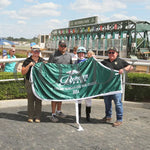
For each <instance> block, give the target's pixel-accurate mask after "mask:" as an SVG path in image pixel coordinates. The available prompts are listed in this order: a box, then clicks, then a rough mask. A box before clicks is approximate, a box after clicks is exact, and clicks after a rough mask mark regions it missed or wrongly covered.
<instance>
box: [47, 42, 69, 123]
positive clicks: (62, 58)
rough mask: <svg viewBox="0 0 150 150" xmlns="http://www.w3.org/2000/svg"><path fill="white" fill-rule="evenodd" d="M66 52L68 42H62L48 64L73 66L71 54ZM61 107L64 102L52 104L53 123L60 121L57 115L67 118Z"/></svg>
mask: <svg viewBox="0 0 150 150" xmlns="http://www.w3.org/2000/svg"><path fill="white" fill-rule="evenodd" d="M66 50H67V45H66V42H65V41H64V40H60V41H59V45H58V50H57V51H56V52H55V53H54V54H52V55H50V57H49V60H48V62H49V63H56V64H72V56H71V54H69V53H68V52H66ZM61 105H62V102H56V101H52V102H51V107H52V117H51V120H52V121H53V122H57V121H58V118H57V117H56V115H57V116H59V117H62V118H64V117H65V115H64V114H63V113H62V111H61ZM56 107H57V111H56Z"/></svg>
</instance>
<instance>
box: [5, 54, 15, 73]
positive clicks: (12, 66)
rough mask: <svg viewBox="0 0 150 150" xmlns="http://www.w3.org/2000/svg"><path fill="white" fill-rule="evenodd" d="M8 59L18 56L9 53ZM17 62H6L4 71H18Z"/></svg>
mask: <svg viewBox="0 0 150 150" xmlns="http://www.w3.org/2000/svg"><path fill="white" fill-rule="evenodd" d="M7 58H8V59H15V58H16V56H14V55H13V56H12V57H11V56H10V55H9V54H8V55H7ZM15 65H16V62H10V63H5V68H4V72H16V68H15Z"/></svg>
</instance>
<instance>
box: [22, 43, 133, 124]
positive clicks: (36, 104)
mask: <svg viewBox="0 0 150 150" xmlns="http://www.w3.org/2000/svg"><path fill="white" fill-rule="evenodd" d="M31 53H32V55H31V56H30V57H28V58H27V59H26V60H25V61H24V63H23V65H22V74H23V75H26V80H25V86H26V89H27V95H28V122H30V123H32V122H33V121H35V122H37V123H39V122H40V116H41V109H42V101H41V100H39V99H38V98H36V97H35V95H34V94H33V91H32V88H31V83H30V80H29V79H30V72H31V67H32V66H34V65H35V64H36V63H38V62H45V60H44V59H43V58H42V57H40V49H39V48H32V50H31ZM73 53H74V54H73V55H71V54H70V53H68V52H67V44H66V42H65V41H64V40H60V41H59V44H58V50H57V51H56V52H54V53H53V54H51V55H50V57H49V60H48V63H56V64H73V63H75V64H78V63H81V62H83V61H86V60H87V58H86V54H87V56H88V58H89V57H94V58H95V53H94V52H93V51H88V53H87V51H86V48H85V47H82V46H81V47H74V49H73ZM45 63H46V62H45ZM101 63H102V64H103V65H105V66H107V67H109V68H111V69H114V70H118V71H119V74H122V73H124V72H125V71H130V70H132V69H133V67H132V66H131V65H130V64H129V63H128V62H126V61H124V60H123V59H120V58H119V51H118V49H117V48H115V47H111V48H109V49H108V59H105V60H103V61H102V62H101ZM121 97H122V94H121V93H119V94H113V95H108V96H104V103H105V117H104V118H103V119H102V121H103V122H106V123H108V122H110V121H111V119H112V100H114V103H115V108H116V122H115V123H113V126H119V125H121V124H122V121H123V106H122V101H121V99H122V98H121ZM85 101H86V110H85V112H86V120H87V121H88V122H89V121H90V113H91V99H87V100H85ZM81 102H82V101H78V106H79V107H78V108H79V118H81ZM61 106H62V102H57V101H52V102H51V108H52V116H51V121H52V122H58V121H59V117H62V118H65V117H66V115H65V114H64V113H63V112H62V110H61Z"/></svg>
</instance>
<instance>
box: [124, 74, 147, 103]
mask: <svg viewBox="0 0 150 150" xmlns="http://www.w3.org/2000/svg"><path fill="white" fill-rule="evenodd" d="M126 82H128V83H139V84H150V74H146V73H128V76H127V79H126ZM149 92H150V87H149V86H137V85H126V88H125V100H127V101H140V102H141V101H149V102H150V94H149Z"/></svg>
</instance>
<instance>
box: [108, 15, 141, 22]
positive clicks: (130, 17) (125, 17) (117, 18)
mask: <svg viewBox="0 0 150 150" xmlns="http://www.w3.org/2000/svg"><path fill="white" fill-rule="evenodd" d="M108 20H110V21H118V20H138V18H137V17H136V16H126V15H123V14H114V15H112V16H111V17H110V18H108Z"/></svg>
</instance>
